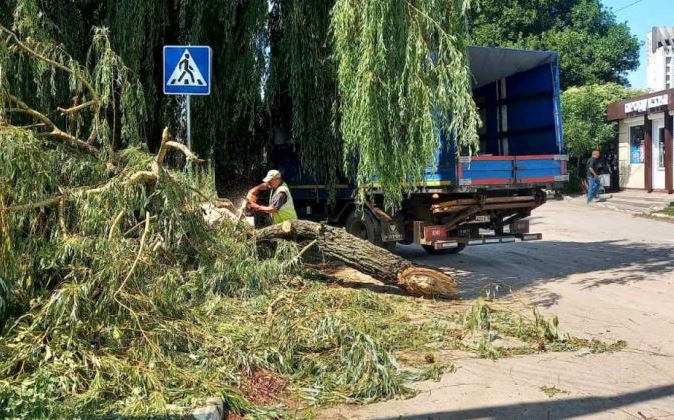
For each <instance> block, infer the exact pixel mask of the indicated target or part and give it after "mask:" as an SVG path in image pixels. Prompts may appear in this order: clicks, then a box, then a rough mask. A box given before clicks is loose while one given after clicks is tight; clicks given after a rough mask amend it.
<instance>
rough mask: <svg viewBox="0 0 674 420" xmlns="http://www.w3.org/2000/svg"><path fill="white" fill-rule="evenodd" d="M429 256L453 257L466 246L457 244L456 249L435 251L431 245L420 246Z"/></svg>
mask: <svg viewBox="0 0 674 420" xmlns="http://www.w3.org/2000/svg"><path fill="white" fill-rule="evenodd" d="M421 246H422V247H423V248H424V250H425V251H426V252H427V253H428V254H429V255H455V254H459V253H461V251H463V250H464V249H466V244H459V245H458V246H457V247H456V248H448V249H435V247H434V246H433V245H421Z"/></svg>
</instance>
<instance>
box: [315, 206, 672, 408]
mask: <svg viewBox="0 0 674 420" xmlns="http://www.w3.org/2000/svg"><path fill="white" fill-rule="evenodd" d="M531 224H532V231H534V232H542V233H543V235H544V240H543V241H538V242H529V243H517V244H507V245H497V246H482V247H473V248H470V247H469V248H468V249H466V250H465V251H464V253H462V254H460V255H449V256H428V255H426V254H425V253H424V251H423V250H421V249H420V248H415V247H403V248H402V250H401V253H402V254H403V255H405V256H406V257H408V258H411V259H414V260H416V261H418V262H420V263H424V264H429V265H434V266H437V267H445V268H447V270H451V271H453V272H457V271H458V277H459V280H460V283H461V286H462V290H463V291H464V298H465V299H472V298H475V297H477V296H478V295H480V294H481V293H485V291H487V290H489V291H492V292H494V291H496V290H497V289H498V292H497V293H498V294H499V296H500V298H501V299H502V300H504V301H508V300H512V299H518V300H525V301H526V302H527V303H533V304H536V305H538V306H539V307H540V308H541V309H542V311H543V312H544V313H546V315H551V314H557V315H559V317H560V319H561V326H562V328H563V329H564V330H565V331H568V332H569V333H571V334H572V335H574V336H580V337H586V338H598V339H602V340H619V339H622V340H626V341H627V342H628V347H627V349H625V350H623V351H621V352H618V353H602V354H589V353H588V352H587V351H584V352H577V353H554V354H541V355H532V356H520V357H513V358H507V359H500V360H498V361H495V362H493V361H489V360H483V359H476V358H473V357H466V358H462V359H459V360H456V364H457V365H458V367H459V369H458V371H457V372H455V373H452V374H446V375H444V376H443V378H442V379H441V381H439V382H424V383H420V384H417V385H416V387H417V388H418V389H419V390H420V391H421V393H420V394H419V395H418V396H416V397H415V398H412V399H409V400H395V401H388V402H384V403H378V404H374V405H368V406H358V407H354V406H343V407H337V408H335V409H331V410H329V411H327V412H325V413H323V414H322V415H321V417H326V418H328V417H330V418H340V417H341V418H400V417H404V418H408V417H411V418H419V419H429V418H433V419H435V418H437V419H447V418H522V417H525V418H568V417H578V416H580V417H590V418H627V419H629V418H640V419H653V418H657V419H661V418H668V417H671V418H674V224H672V223H668V222H664V221H658V220H650V219H645V218H641V217H635V216H632V215H629V214H624V213H620V212H616V211H612V210H607V209H603V208H598V207H594V206H587V205H585V204H584V203H583V202H582V200H571V201H555V202H550V203H548V204H546V205H545V206H543V207H541V208H540V209H537V210H536V211H535V213H534V215H533V217H532V219H531ZM448 304H449V303H448ZM543 386H546V387H555V388H557V389H559V390H561V391H563V393H561V394H559V395H557V396H555V397H552V398H550V397H548V396H547V395H546V394H545V393H544V392H543V391H542V390H541V387H543Z"/></svg>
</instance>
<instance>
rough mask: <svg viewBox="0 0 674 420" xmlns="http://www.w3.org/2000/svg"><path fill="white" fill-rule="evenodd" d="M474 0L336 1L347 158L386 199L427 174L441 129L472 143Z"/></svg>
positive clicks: (389, 202)
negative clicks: (470, 27)
mask: <svg viewBox="0 0 674 420" xmlns="http://www.w3.org/2000/svg"><path fill="white" fill-rule="evenodd" d="M471 3H473V2H471V1H470V0H397V1H384V2H381V1H368V0H337V2H336V4H335V7H334V10H333V20H332V30H333V34H334V42H335V54H336V58H337V61H338V71H337V81H338V91H339V101H340V124H341V134H342V138H343V141H344V153H345V160H344V163H345V167H346V169H347V171H348V172H350V173H354V174H355V176H356V180H357V182H358V183H360V184H365V185H366V184H369V183H371V182H373V180H375V179H376V180H377V181H378V183H379V184H380V185H381V190H382V192H383V194H384V199H385V203H386V206H387V207H395V206H396V205H398V204H399V203H400V201H401V200H402V198H403V193H404V191H403V188H402V186H403V185H405V183H408V182H418V181H421V180H422V179H423V174H424V169H425V168H426V167H427V166H429V165H431V164H432V163H433V158H434V156H435V154H436V152H437V150H438V148H439V147H440V139H439V135H438V134H439V132H442V133H444V134H446V135H448V136H450V137H451V138H452V139H454V141H456V142H458V143H459V144H460V145H462V146H465V147H467V148H468V149H473V150H474V149H475V148H476V145H477V139H478V136H477V125H478V121H479V119H478V116H477V113H476V108H475V105H474V102H473V99H472V95H471V83H470V77H469V69H468V65H467V59H466V50H465V45H464V40H465V38H466V36H465V34H466V30H467V28H466V20H465V15H466V12H467V11H468V10H469V8H470V7H471Z"/></svg>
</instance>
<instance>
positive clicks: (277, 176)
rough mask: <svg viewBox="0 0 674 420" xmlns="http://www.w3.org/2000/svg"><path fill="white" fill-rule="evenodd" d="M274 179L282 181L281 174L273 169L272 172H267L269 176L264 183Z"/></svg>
mask: <svg viewBox="0 0 674 420" xmlns="http://www.w3.org/2000/svg"><path fill="white" fill-rule="evenodd" d="M272 179H281V172H279V171H277V170H276V169H272V170H271V171H269V172H267V176H265V177H264V179H263V180H262V182H269V181H271V180H272Z"/></svg>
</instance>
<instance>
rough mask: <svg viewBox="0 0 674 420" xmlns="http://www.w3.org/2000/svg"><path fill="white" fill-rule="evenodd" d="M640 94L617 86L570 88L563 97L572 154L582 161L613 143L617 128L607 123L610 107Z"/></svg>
mask: <svg viewBox="0 0 674 420" xmlns="http://www.w3.org/2000/svg"><path fill="white" fill-rule="evenodd" d="M638 93H639V92H638V91H636V90H633V89H628V88H625V87H623V86H621V85H618V84H616V83H607V84H603V85H587V86H581V87H574V88H570V89H567V90H566V91H565V92H564V94H563V95H562V110H563V121H564V138H565V143H566V147H567V150H568V152H569V155H570V156H571V157H572V158H576V159H581V158H583V157H585V156H587V155H589V154H590V153H591V152H592V150H596V149H598V148H601V147H602V146H604V145H606V144H607V143H609V142H611V141H615V139H616V136H617V131H616V130H617V127H616V124H615V123H609V122H607V121H606V112H607V108H608V105H609V104H610V103H613V102H617V101H621V100H623V99H627V98H629V97H632V96H635V95H637V94H638Z"/></svg>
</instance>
